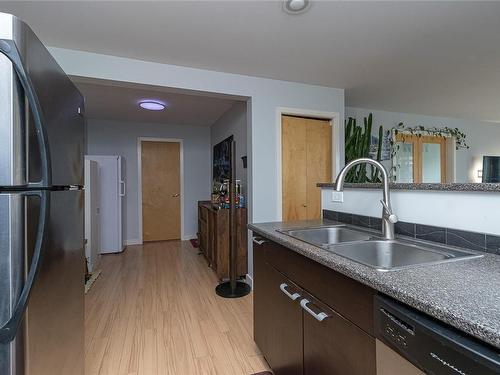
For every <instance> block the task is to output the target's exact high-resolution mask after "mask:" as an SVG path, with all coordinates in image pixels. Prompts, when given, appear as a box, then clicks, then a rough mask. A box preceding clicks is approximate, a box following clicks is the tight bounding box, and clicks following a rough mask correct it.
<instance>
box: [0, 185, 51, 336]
mask: <svg viewBox="0 0 500 375" xmlns="http://www.w3.org/2000/svg"><path fill="white" fill-rule="evenodd" d="M21 194H23V195H25V196H30V195H34V196H39V197H40V213H39V219H38V228H37V233H36V240H35V249H34V251H33V258H32V259H31V265H30V269H29V272H28V276H27V277H26V281H25V283H24V286H23V289H22V291H21V294H20V295H19V298H18V300H17V303H16V306H15V307H14V310H13V313H12V316H11V317H10V319H9V320H7V322H5V323H3V324H2V326H1V327H0V343H1V344H7V343H9V342H11V341H12V340H14V338H15V337H16V334H17V330H18V328H19V325H20V324H21V321H22V320H23V317H24V313H25V311H26V307H27V305H28V300H29V296H30V293H31V289H32V288H33V284H34V283H35V279H36V276H37V274H38V271H39V269H40V263H41V258H42V255H43V242H44V239H45V232H46V230H47V222H48V217H49V211H50V195H49V194H50V192H49V191H28V192H24V193H21Z"/></svg>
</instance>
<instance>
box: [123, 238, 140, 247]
mask: <svg viewBox="0 0 500 375" xmlns="http://www.w3.org/2000/svg"><path fill="white" fill-rule="evenodd" d="M130 245H142V241H141V240H140V239H139V238H134V239H132V240H125V246H130Z"/></svg>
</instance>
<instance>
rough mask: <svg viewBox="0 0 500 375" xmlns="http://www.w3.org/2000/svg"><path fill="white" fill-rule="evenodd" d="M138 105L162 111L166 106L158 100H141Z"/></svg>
mask: <svg viewBox="0 0 500 375" xmlns="http://www.w3.org/2000/svg"><path fill="white" fill-rule="evenodd" d="M139 106H140V107H141V108H144V109H147V110H148V111H163V110H164V109H165V107H166V106H165V104H164V103H162V102H160V101H158V100H141V101H140V102H139Z"/></svg>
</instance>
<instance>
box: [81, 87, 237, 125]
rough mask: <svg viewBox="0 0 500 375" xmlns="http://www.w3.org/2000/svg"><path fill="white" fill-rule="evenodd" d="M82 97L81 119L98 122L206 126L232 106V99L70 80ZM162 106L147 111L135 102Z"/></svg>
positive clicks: (152, 88) (164, 89) (159, 88)
mask: <svg viewBox="0 0 500 375" xmlns="http://www.w3.org/2000/svg"><path fill="white" fill-rule="evenodd" d="M72 80H73V81H74V82H75V84H76V85H77V87H78V89H79V90H80V91H81V93H82V94H83V96H84V97H85V116H86V117H87V118H91V119H92V118H94V119H95V118H97V119H102V120H114V121H130V122H143V123H148V122H151V123H161V124H175V125H195V126H210V125H212V124H213V123H214V122H215V121H217V119H219V117H221V116H222V114H223V113H224V112H226V111H227V110H228V109H229V108H230V107H231V106H232V105H233V104H234V103H235V100H233V99H232V98H230V99H228V98H223V97H220V96H218V97H210V96H206V95H199V94H196V93H195V94H193V93H191V92H189V93H180V92H179V91H178V90H175V91H172V90H169V89H166V88H163V87H157V86H148V85H137V84H128V83H121V82H114V81H106V80H94V79H88V78H82V77H72ZM145 99H152V100H156V101H160V102H162V103H165V104H166V106H167V108H166V109H165V110H163V111H148V110H145V109H142V108H141V107H139V101H141V100H145Z"/></svg>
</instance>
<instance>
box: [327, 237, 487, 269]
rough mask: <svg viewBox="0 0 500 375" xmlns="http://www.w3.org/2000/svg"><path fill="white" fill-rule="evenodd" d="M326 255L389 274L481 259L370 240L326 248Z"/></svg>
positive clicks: (450, 250)
mask: <svg viewBox="0 0 500 375" xmlns="http://www.w3.org/2000/svg"><path fill="white" fill-rule="evenodd" d="M327 250H328V251H331V252H333V253H335V254H338V255H341V256H343V257H345V258H349V259H351V260H353V261H355V262H358V263H362V264H365V265H367V266H370V267H373V268H376V269H377V270H379V271H390V270H397V269H402V268H408V267H413V266H417V265H424V264H436V263H444V262H450V261H456V260H462V259H470V258H478V257H481V256H482V255H480V254H478V253H476V252H472V251H467V250H461V249H458V248H452V247H448V246H440V245H431V244H427V243H421V242H419V241H415V242H413V241H403V240H372V241H363V242H353V243H345V244H338V245H335V246H328V247H327Z"/></svg>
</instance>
